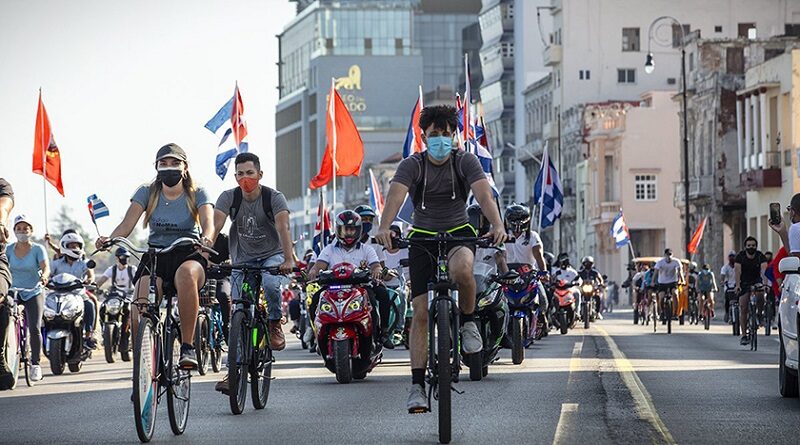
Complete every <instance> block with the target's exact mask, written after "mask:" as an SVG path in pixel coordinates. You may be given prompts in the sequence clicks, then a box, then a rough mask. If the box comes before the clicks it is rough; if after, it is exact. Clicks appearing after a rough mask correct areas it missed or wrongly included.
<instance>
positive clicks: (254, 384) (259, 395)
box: [250, 326, 272, 409]
mask: <svg viewBox="0 0 800 445" xmlns="http://www.w3.org/2000/svg"><path fill="white" fill-rule="evenodd" d="M266 334H267V331H266V329H265V327H264V326H260V327H259V337H260V338H259V341H258V342H256V343H257V344H261V343H262V341H261V338H263V337H264V336H266ZM268 342H269V340H268V339H265V340H264V342H263V343H265V344H266V343H268ZM251 362H252V365H251V370H250V396H251V398H252V399H253V408H255V409H264V408H265V407H266V406H267V400H269V385H270V383H271V382H272V351H270V350H269V347H268V346H267V347H265V348H264V349H263V350H260V351H259V350H255V349H254V350H253V358H252V361H251Z"/></svg>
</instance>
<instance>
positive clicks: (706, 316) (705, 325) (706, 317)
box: [703, 311, 711, 331]
mask: <svg viewBox="0 0 800 445" xmlns="http://www.w3.org/2000/svg"><path fill="white" fill-rule="evenodd" d="M703 328H705V330H706V331H707V330H709V329H710V328H711V311H706V313H705V314H704V315H703Z"/></svg>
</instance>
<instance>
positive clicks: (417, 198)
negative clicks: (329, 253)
mask: <svg viewBox="0 0 800 445" xmlns="http://www.w3.org/2000/svg"><path fill="white" fill-rule="evenodd" d="M465 153H466V152H464V151H461V150H453V152H452V153H451V155H450V162H452V163H453V174H454V175H455V180H456V189H458V190H460V191H461V195H462V196H463V197H464V201H466V200H467V197H468V196H469V190H468V188H467V185H466V184H465V183H464V172H463V171H461V158H462V157H463V156H464V154H465ZM427 158H428V152H427V151H423V152H422V153H420V155H419V159H420V161H419V162H420V168H419V173H420V175H419V179H417V181H416V182H417V184H416V185H415V188H414V196H412V197H411V202H412V203H414V207H416V206H417V204H418V203H420V202H422V192H423V189H424V187H420V186H421V185H422V182H423V181H424V180H425V171H426V170H427V164H428V163H427V162H425V161H426V160H427Z"/></svg>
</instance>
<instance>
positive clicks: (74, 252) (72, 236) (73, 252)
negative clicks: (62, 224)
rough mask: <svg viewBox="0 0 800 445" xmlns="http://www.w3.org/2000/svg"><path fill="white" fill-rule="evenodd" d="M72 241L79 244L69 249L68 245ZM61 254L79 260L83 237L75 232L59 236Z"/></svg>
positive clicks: (81, 253) (81, 252)
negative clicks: (77, 246)
mask: <svg viewBox="0 0 800 445" xmlns="http://www.w3.org/2000/svg"><path fill="white" fill-rule="evenodd" d="M72 243H78V244H79V245H80V247H79V248H77V249H70V248H69V247H67V246H69V245H70V244H72ZM61 254H62V255H66V256H68V257H70V258H73V259H76V260H79V259H80V258H81V256H83V238H81V236H80V235H78V234H77V233H68V234H66V235H64V236H62V237H61Z"/></svg>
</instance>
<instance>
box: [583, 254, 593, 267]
mask: <svg viewBox="0 0 800 445" xmlns="http://www.w3.org/2000/svg"><path fill="white" fill-rule="evenodd" d="M586 263H589V265H593V264H594V258H592V257H591V256H589V255H586V256H585V257H583V259H582V260H581V264H586Z"/></svg>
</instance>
